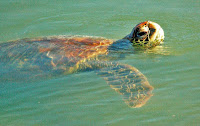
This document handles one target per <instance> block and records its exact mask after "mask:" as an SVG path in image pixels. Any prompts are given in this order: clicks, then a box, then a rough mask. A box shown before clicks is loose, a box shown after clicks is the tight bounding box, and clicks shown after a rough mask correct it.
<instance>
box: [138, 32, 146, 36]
mask: <svg viewBox="0 0 200 126" xmlns="http://www.w3.org/2000/svg"><path fill="white" fill-rule="evenodd" d="M145 34H147V32H140V33H138V35H139V36H143V35H145Z"/></svg>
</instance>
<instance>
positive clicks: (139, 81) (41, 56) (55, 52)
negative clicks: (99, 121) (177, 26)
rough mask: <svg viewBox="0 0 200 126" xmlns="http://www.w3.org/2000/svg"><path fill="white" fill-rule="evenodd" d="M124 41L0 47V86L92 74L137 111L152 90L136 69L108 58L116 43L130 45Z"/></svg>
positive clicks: (45, 40)
mask: <svg viewBox="0 0 200 126" xmlns="http://www.w3.org/2000/svg"><path fill="white" fill-rule="evenodd" d="M139 32H143V31H142V30H140V31H139ZM134 34H135V33H134ZM152 34H153V33H152ZM130 37H131V36H130V35H129V36H128V37H127V36H126V37H125V39H128V40H130ZM143 37H144V36H143ZM128 40H124V39H122V40H119V41H117V42H116V41H114V40H111V39H105V38H99V37H86V36H85V37H83V36H56V37H42V38H37V39H22V40H17V41H14V42H7V43H2V44H0V76H1V78H0V79H1V82H3V81H16V80H26V81H29V80H31V79H37V78H47V77H54V76H56V75H60V74H66V75H67V74H71V73H74V72H79V71H85V70H95V71H96V72H97V74H98V75H99V76H100V77H103V78H104V79H105V80H106V82H107V83H108V84H109V85H110V87H111V88H112V89H114V90H115V91H116V92H118V93H119V94H121V95H122V96H123V100H124V101H125V103H126V104H128V105H129V106H130V107H141V106H143V105H144V104H145V103H146V102H147V100H148V99H149V98H150V97H151V96H152V90H153V87H152V86H151V85H150V84H149V82H148V81H147V79H146V77H145V76H144V75H143V74H142V73H141V72H140V71H139V70H137V69H136V68H134V67H132V66H130V65H126V64H120V63H118V62H116V61H112V62H110V61H111V60H112V58H108V57H109V56H108V55H110V54H112V50H113V49H114V50H117V49H118V48H116V43H123V42H124V43H126V44H129V45H130V44H131V42H130V41H128ZM113 45H115V46H113ZM117 46H121V45H120V44H119V45H117ZM121 47H122V48H123V46H121Z"/></svg>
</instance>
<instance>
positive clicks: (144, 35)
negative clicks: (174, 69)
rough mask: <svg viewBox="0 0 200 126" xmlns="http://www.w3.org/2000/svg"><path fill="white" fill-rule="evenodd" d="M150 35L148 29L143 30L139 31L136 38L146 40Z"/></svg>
mask: <svg viewBox="0 0 200 126" xmlns="http://www.w3.org/2000/svg"><path fill="white" fill-rule="evenodd" d="M147 37H148V31H141V32H138V33H137V35H136V39H138V40H145V39H146V38H147Z"/></svg>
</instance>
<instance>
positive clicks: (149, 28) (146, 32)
mask: <svg viewBox="0 0 200 126" xmlns="http://www.w3.org/2000/svg"><path fill="white" fill-rule="evenodd" d="M123 39H128V40H129V41H131V42H132V43H134V44H135V43H141V42H143V44H147V43H149V42H155V41H156V42H159V43H161V42H163V40H164V31H163V29H162V28H161V26H160V25H159V24H157V23H155V22H152V21H145V22H141V23H139V24H137V25H136V26H135V27H134V28H133V30H132V31H131V33H130V34H129V35H127V36H125V37H124V38H123Z"/></svg>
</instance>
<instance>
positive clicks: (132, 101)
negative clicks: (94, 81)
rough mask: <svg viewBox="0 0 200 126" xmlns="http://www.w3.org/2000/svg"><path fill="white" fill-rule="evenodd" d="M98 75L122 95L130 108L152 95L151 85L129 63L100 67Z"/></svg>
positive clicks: (144, 101) (143, 102)
mask: <svg viewBox="0 0 200 126" xmlns="http://www.w3.org/2000/svg"><path fill="white" fill-rule="evenodd" d="M98 75H100V76H101V77H103V78H104V80H106V81H107V83H108V84H109V85H110V87H111V88H112V89H114V90H115V91H116V92H118V93H119V94H121V95H123V100H124V101H125V103H126V104H127V105H128V106H130V107H132V108H138V107H141V106H143V105H144V104H145V103H146V102H147V101H148V100H149V99H150V97H151V96H153V95H152V90H153V87H152V86H151V85H150V84H149V82H148V80H147V78H146V77H145V76H144V75H143V74H142V73H141V72H140V71H139V70H137V69H136V68H134V67H132V66H130V65H121V64H112V65H111V66H110V67H105V68H103V69H100V70H99V72H98Z"/></svg>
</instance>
